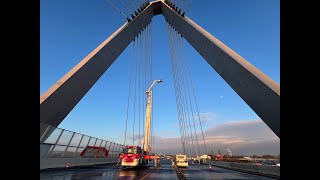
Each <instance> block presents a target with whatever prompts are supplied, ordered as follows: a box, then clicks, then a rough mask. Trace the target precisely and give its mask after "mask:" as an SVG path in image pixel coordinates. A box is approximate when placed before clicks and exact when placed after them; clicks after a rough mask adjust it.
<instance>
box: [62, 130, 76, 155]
mask: <svg viewBox="0 0 320 180" xmlns="http://www.w3.org/2000/svg"><path fill="white" fill-rule="evenodd" d="M75 133H76V132H73V134H72V136H71V138H70V141H69V143H68V145H67V147H66V149H65V150H64V152H63V153H62V155H61V157H63V156H64V154H65V153H66V151H67V149H68V147H69V145H70V143H71V141H72V138H73V136H74V134H75Z"/></svg>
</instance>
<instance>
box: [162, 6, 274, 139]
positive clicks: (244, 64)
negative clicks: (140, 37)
mask: <svg viewBox="0 0 320 180" xmlns="http://www.w3.org/2000/svg"><path fill="white" fill-rule="evenodd" d="M161 9H162V14H163V16H164V17H165V18H166V20H167V21H168V22H169V23H170V24H171V25H172V26H173V27H174V28H175V29H176V30H177V31H178V32H179V33H181V34H182V36H183V37H184V38H185V39H186V40H187V41H188V42H189V43H190V44H191V45H192V46H193V48H194V49H195V50H196V51H198V53H199V54H200V55H201V56H202V57H203V58H204V59H205V60H206V61H207V62H208V63H209V65H210V66H211V67H212V68H213V69H214V70H215V71H216V72H217V73H218V74H219V75H220V76H221V77H222V78H223V79H224V80H225V81H226V82H227V83H228V84H229V85H230V86H231V88H232V89H233V90H234V91H236V93H237V94H238V95H239V96H240V97H241V98H242V99H243V100H244V101H245V102H246V103H247V104H248V105H249V107H250V108H251V109H252V110H253V111H254V112H255V113H256V114H257V115H258V116H259V117H260V118H261V119H262V120H263V121H264V122H265V123H266V124H267V125H268V126H269V128H270V129H271V130H272V131H273V132H274V133H275V134H276V135H277V136H278V137H279V138H280V86H279V84H277V83H276V82H275V81H273V80H272V79H271V78H269V77H268V76H267V75H265V74H264V73H263V72H261V71H260V70H259V69H257V68H256V67H255V66H253V65H252V64H250V63H249V62H248V61H247V60H245V59H244V58H243V57H241V56H240V55H239V54H237V53H236V52H234V51H233V50H232V49H230V48H229V47H227V46H226V45H225V44H223V43H222V42H221V41H219V40H218V39H217V38H215V37H214V36H213V35H211V34H210V33H208V32H207V31H206V30H204V29H203V28H201V27H200V26H199V25H198V24H196V23H195V22H193V21H192V20H191V19H189V18H188V17H182V16H181V15H179V14H178V13H177V12H175V11H174V10H173V9H172V8H171V7H169V6H168V5H167V4H165V3H161Z"/></svg>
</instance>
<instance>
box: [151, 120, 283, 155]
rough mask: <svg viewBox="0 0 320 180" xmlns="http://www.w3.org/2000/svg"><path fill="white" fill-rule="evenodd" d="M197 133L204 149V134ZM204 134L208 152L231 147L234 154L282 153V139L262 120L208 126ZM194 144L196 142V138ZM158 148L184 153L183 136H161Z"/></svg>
mask: <svg viewBox="0 0 320 180" xmlns="http://www.w3.org/2000/svg"><path fill="white" fill-rule="evenodd" d="M206 117H210V116H206ZM197 136H198V140H199V141H198V142H199V145H200V149H204V148H203V147H204V146H203V144H204V143H203V140H202V136H201V133H199V132H198V133H197ZM204 136H205V141H206V145H207V151H208V152H210V150H211V149H212V148H213V149H214V152H215V153H217V152H218V149H220V150H221V152H222V153H227V151H226V149H227V148H229V149H230V150H231V151H232V152H233V154H234V155H254V154H257V155H262V154H274V155H276V154H279V153H280V139H279V138H278V137H277V136H276V135H275V134H274V133H273V132H272V131H271V129H270V128H269V127H268V126H267V125H266V124H265V123H264V122H263V121H262V120H245V121H234V122H227V123H224V124H221V125H219V126H216V127H210V128H208V129H207V130H205V131H204ZM194 144H196V142H195V141H194ZM155 151H156V152H158V153H159V152H162V153H172V154H174V153H181V152H182V146H181V139H180V138H164V137H160V136H157V137H155ZM200 152H201V151H200ZM202 152H204V151H203V150H202Z"/></svg>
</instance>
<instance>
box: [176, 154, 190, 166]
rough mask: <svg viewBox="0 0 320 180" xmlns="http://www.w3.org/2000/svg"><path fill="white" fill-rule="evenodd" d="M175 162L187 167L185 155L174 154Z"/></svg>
mask: <svg viewBox="0 0 320 180" xmlns="http://www.w3.org/2000/svg"><path fill="white" fill-rule="evenodd" d="M176 163H177V166H178V167H188V159H187V155H185V154H176Z"/></svg>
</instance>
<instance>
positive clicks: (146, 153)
mask: <svg viewBox="0 0 320 180" xmlns="http://www.w3.org/2000/svg"><path fill="white" fill-rule="evenodd" d="M161 82H162V80H155V81H154V82H153V83H152V84H151V86H150V87H149V89H148V90H147V91H146V94H147V106H146V117H145V127H144V128H145V131H144V138H143V144H142V146H143V147H141V146H140V145H139V146H125V148H124V149H123V159H122V162H121V166H122V168H126V167H139V166H141V165H146V164H148V163H149V161H151V160H153V159H155V158H159V157H158V156H155V154H154V153H152V152H151V150H152V148H151V131H150V127H151V113H152V111H151V109H152V91H151V90H152V87H153V86H154V85H155V84H156V83H161Z"/></svg>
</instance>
